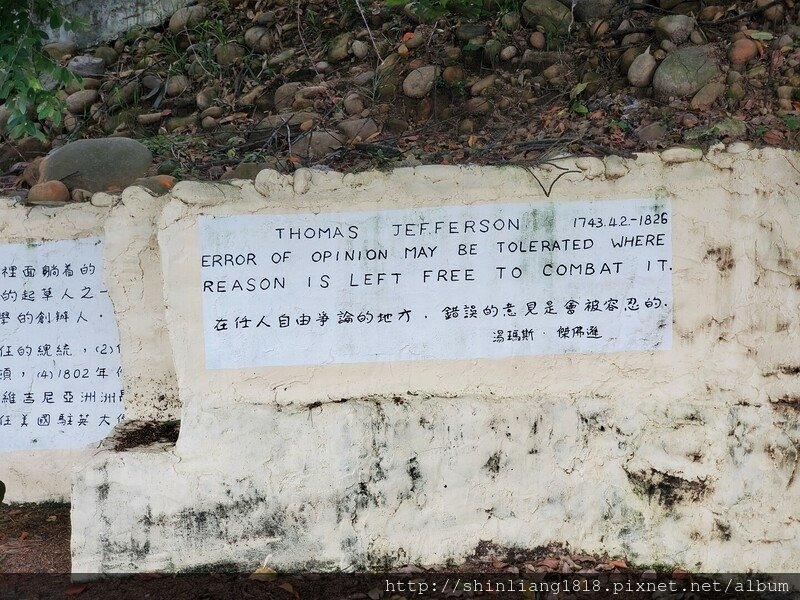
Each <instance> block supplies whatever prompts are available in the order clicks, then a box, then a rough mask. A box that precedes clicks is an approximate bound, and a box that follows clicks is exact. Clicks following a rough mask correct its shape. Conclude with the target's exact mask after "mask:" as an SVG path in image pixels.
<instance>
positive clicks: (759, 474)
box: [72, 146, 800, 573]
mask: <svg viewBox="0 0 800 600" xmlns="http://www.w3.org/2000/svg"><path fill="white" fill-rule="evenodd" d="M667 157H669V155H666V156H665V157H660V156H659V155H653V154H642V155H639V157H638V159H637V160H635V161H633V160H629V161H622V162H620V161H618V160H616V159H615V160H610V161H608V163H607V164H605V165H604V163H603V161H601V160H599V159H578V160H577V161H576V160H575V159H564V160H563V161H559V164H560V165H561V166H565V167H568V168H570V169H571V170H574V171H575V172H574V173H569V174H567V175H564V176H562V177H561V178H560V179H559V180H558V182H557V183H556V184H555V185H554V187H553V189H552V193H551V194H550V198H549V199H548V200H559V201H564V202H569V201H571V200H580V199H588V198H591V199H601V200H602V199H622V198H641V197H650V196H653V197H666V198H670V199H671V201H672V215H673V223H672V235H673V248H674V256H673V264H674V270H673V289H674V326H673V327H674V330H673V331H674V335H673V348H672V349H671V350H668V351H658V352H630V353H616V354H605V355H564V356H536V357H520V358H510V359H504V360H496V361H488V360H470V361H458V360H452V361H425V362H405V363H404V362H392V363H373V364H359V365H319V366H310V367H308V366H307V367H282V368H255V369H240V370H227V371H226V370H220V371H208V370H205V369H204V368H203V365H204V354H203V344H202V330H201V295H200V275H199V252H198V240H197V231H196V222H197V217H198V216H199V215H201V214H216V215H226V214H251V213H252V214H269V213H275V214H283V213H291V212H304V211H306V212H307V211H314V212H317V211H355V210H380V209H384V208H398V207H413V206H420V205H440V204H446V203H462V204H469V203H486V202H508V201H515V200H516V201H524V200H529V201H531V202H537V201H543V200H545V199H546V198H545V196H544V194H543V192H542V188H541V187H540V186H539V184H538V183H537V182H536V180H535V179H534V174H535V175H536V176H537V177H538V178H539V179H540V180H541V182H542V184H543V185H544V187H545V188H547V187H549V184H550V182H552V181H553V180H554V179H555V178H556V177H557V176H558V175H559V174H560V171H559V170H557V169H554V168H547V167H545V168H542V169H537V170H535V171H534V174H531V173H529V172H527V171H525V170H522V169H516V168H511V167H508V168H498V167H484V168H478V167H439V166H428V167H418V168H414V169H398V170H395V171H393V172H389V173H361V174H347V175H343V174H341V173H335V172H321V171H308V170H305V169H302V170H299V171H297V172H296V173H295V174H294V175H293V176H283V175H280V174H278V173H276V172H273V171H263V172H262V173H260V174H259V176H258V178H257V179H256V181H255V184H252V183H249V182H234V183H233V184H232V185H222V184H204V183H194V182H182V183H179V184H178V185H177V186H176V187H175V189H174V190H173V192H172V193H171V195H170V199H169V201H168V202H167V204H166V205H165V207H164V210H163V211H162V212H161V215H160V217H159V221H158V245H159V248H160V252H161V264H162V269H163V281H164V291H163V299H164V302H165V307H166V314H165V323H166V327H167V329H168V331H169V337H170V341H171V349H172V357H173V361H174V365H175V370H176V373H177V381H178V389H179V392H180V393H179V396H180V398H181V400H182V402H183V409H182V425H181V435H180V438H179V440H178V444H177V445H176V446H174V447H173V446H155V447H149V448H145V449H135V450H131V451H128V452H124V453H115V452H111V451H108V450H103V451H102V452H100V453H98V454H96V455H94V456H93V457H92V458H91V460H88V461H87V462H86V463H84V464H83V465H81V467H80V468H79V469H78V470H77V471H76V475H75V487H74V503H73V539H72V544H73V560H74V564H73V570H74V571H76V572H79V573H97V572H120V571H138V570H143V571H144V570H152V569H166V570H181V569H188V568H197V567H201V566H203V565H212V564H220V563H225V564H231V563H233V564H235V565H237V566H238V567H241V568H249V567H254V566H256V565H257V564H259V563H261V562H262V561H263V560H265V559H267V560H269V561H270V564H272V565H273V566H275V567H276V568H280V569H297V568H311V567H315V566H316V567H321V568H339V569H352V568H357V567H363V566H367V565H375V564H397V563H405V562H422V563H430V562H442V561H445V560H448V559H455V560H459V559H461V558H463V557H464V556H466V555H468V554H470V553H471V552H472V551H473V550H474V549H475V547H476V546H477V544H478V543H479V542H480V541H482V540H483V541H491V542H493V543H494V544H497V545H499V546H507V547H513V546H518V547H533V546H537V545H540V544H546V543H549V542H554V541H555V542H567V543H570V544H572V545H573V546H574V547H578V548H581V549H584V550H587V551H603V550H605V551H608V552H610V553H617V554H626V555H628V556H629V557H630V558H632V559H634V560H636V561H639V562H668V563H678V564H682V565H685V566H687V567H690V568H693V569H701V570H703V569H704V570H729V571H739V570H746V569H756V570H758V569H767V570H786V571H792V570H796V569H797V567H798V565H799V564H800V544H798V542H797V541H796V540H797V539H798V533H800V531H798V520H797V518H796V512H795V507H796V505H797V502H798V500H800V483H799V482H798V481H797V479H798V478H797V476H796V473H797V468H798V464H800V463H799V462H798V460H800V456H799V454H798V452H799V450H798V448H799V447H800V446H798V444H800V423H799V422H798V421H799V420H798V415H799V414H800V413H799V412H798V403H800V377H798V371H799V370H800V369H798V366H800V344H797V342H796V340H797V338H798V334H799V333H800V236H798V235H797V232H798V231H800V199H798V189H800V174H799V172H798V170H797V169H798V167H800V160H799V159H798V157H797V156H796V155H792V154H790V153H786V152H782V151H778V150H771V149H765V150H750V151H747V150H746V148H743V147H741V146H736V147H734V148H729V149H728V150H725V149H724V148H720V147H717V148H714V149H712V151H711V152H710V153H709V154H708V155H707V156H706V157H704V158H702V160H689V161H688V162H679V163H674V162H668V161H671V160H672V158H667ZM687 158H688V157H687ZM625 172H627V174H624V175H623V174H622V173H625ZM112 262H113V260H112ZM114 269H115V267H113V266H112V267H110V271H111V272H112V273H113V272H114ZM110 285H111V286H112V287H113V286H114V285H125V282H124V281H123V280H121V279H120V280H116V278H112V281H111V283H110ZM120 293H121V292H120V291H119V290H118V291H117V292H116V294H120ZM123 318H125V317H124V316H123ZM128 360H131V359H128Z"/></svg>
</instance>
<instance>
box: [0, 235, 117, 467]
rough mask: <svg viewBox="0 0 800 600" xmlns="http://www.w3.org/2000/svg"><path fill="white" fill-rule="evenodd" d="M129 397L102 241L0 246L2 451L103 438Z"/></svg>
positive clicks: (74, 444) (64, 445) (63, 445)
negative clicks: (106, 276) (124, 400)
mask: <svg viewBox="0 0 800 600" xmlns="http://www.w3.org/2000/svg"><path fill="white" fill-rule="evenodd" d="M123 396H124V390H123V388H122V366H121V362H120V346H119V335H118V333H117V324H116V319H115V316H114V307H113V306H112V305H111V301H110V300H109V298H108V290H107V289H106V285H105V282H104V277H103V244H102V240H101V239H100V238H97V237H89V238H81V239H77V240H60V241H53V242H42V243H39V244H3V245H0V452H7V451H10V450H36V449H41V450H54V449H67V448H81V447H83V446H86V445H87V444H89V443H92V442H97V441H99V440H101V439H103V438H104V437H105V436H106V435H107V434H108V433H109V432H110V431H111V429H112V428H113V427H114V426H115V425H117V424H118V423H119V422H121V421H122V419H123V410H124V409H123Z"/></svg>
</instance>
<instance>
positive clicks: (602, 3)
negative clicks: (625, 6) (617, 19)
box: [561, 0, 620, 23]
mask: <svg viewBox="0 0 800 600" xmlns="http://www.w3.org/2000/svg"><path fill="white" fill-rule="evenodd" d="M561 4H563V5H564V6H566V7H568V8H570V9H571V10H572V12H573V14H574V15H575V20H576V21H580V22H582V23H587V22H589V21H594V20H595V19H605V18H607V17H608V16H609V14H610V13H611V9H613V8H614V7H615V6H617V5H618V4H620V3H619V1H618V0H561ZM573 5H574V7H575V8H574V9H573V8H572V7H573Z"/></svg>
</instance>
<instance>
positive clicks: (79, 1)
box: [47, 0, 190, 48]
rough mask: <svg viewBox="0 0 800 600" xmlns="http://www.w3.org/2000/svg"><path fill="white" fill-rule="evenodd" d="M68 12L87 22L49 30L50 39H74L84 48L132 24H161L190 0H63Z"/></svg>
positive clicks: (147, 25)
mask: <svg viewBox="0 0 800 600" xmlns="http://www.w3.org/2000/svg"><path fill="white" fill-rule="evenodd" d="M62 4H63V5H64V8H65V9H66V13H67V14H69V15H75V16H77V17H80V18H81V19H83V20H84V21H86V22H87V24H88V25H87V27H84V28H81V29H80V30H78V31H66V30H65V29H63V28H62V29H57V30H47V32H48V35H49V37H50V39H53V40H61V41H72V42H75V43H77V45H78V46H79V47H81V48H85V47H87V46H92V45H94V44H99V43H100V42H107V41H109V40H113V39H116V38H117V37H118V36H119V35H120V34H121V33H125V32H126V31H128V30H129V29H131V28H133V27H152V26H154V25H160V24H161V23H163V22H164V21H165V20H166V19H167V18H169V16H170V15H171V14H172V13H174V12H175V11H176V10H178V9H179V8H181V7H182V6H186V5H187V4H190V1H189V0H63V1H62Z"/></svg>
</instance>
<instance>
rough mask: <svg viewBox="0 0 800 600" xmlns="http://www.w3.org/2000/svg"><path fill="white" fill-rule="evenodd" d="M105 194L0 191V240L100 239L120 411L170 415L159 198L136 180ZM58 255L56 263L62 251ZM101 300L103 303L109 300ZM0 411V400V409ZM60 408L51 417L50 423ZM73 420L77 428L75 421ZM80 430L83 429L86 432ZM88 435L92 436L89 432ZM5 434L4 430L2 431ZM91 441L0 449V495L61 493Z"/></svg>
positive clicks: (91, 448) (173, 397)
mask: <svg viewBox="0 0 800 600" xmlns="http://www.w3.org/2000/svg"><path fill="white" fill-rule="evenodd" d="M105 196H106V198H105V199H106V203H105V204H104V206H99V205H93V204H89V203H74V204H69V205H67V206H64V207H61V208H48V207H33V208H31V207H25V206H22V205H19V204H17V203H15V202H12V201H6V200H4V199H0V244H24V245H28V244H37V243H41V242H43V241H45V242H58V243H63V242H62V241H63V240H75V239H83V238H90V237H91V238H96V239H99V238H101V239H103V240H104V244H103V245H104V253H103V254H104V256H103V271H104V272H105V283H106V284H107V289H108V298H107V299H106V302H108V299H110V300H111V303H113V308H114V310H115V312H116V320H117V325H118V329H119V343H120V346H121V349H122V362H123V378H124V389H125V396H124V404H125V414H126V417H127V418H135V419H141V418H149V419H156V420H165V419H171V418H175V417H176V416H177V413H178V406H179V405H178V400H177V392H176V389H175V388H176V383H175V371H174V367H173V365H172V352H171V349H170V347H169V340H168V338H167V333H166V327H165V325H164V311H163V307H164V299H163V291H162V290H163V286H162V280H161V270H160V257H159V253H158V248H157V244H156V242H155V234H156V229H155V224H154V221H155V219H156V216H157V215H158V214H160V212H161V209H162V208H163V206H164V200H163V199H158V198H153V197H152V196H151V195H150V194H149V193H148V192H146V191H144V190H142V189H140V188H129V189H127V190H125V191H124V192H123V194H122V197H121V198H120V197H112V196H108V195H105ZM58 258H59V260H58V261H56V262H57V263H58V262H60V261H61V258H62V257H58ZM73 266H74V265H73ZM1 279H2V276H0V280H1ZM0 287H2V284H1V283H0ZM84 301H86V300H84ZM108 306H109V308H110V304H109V305H108ZM116 360H119V356H116ZM0 384H3V382H2V381H0ZM4 412H5V411H4V409H3V407H2V405H0V413H4ZM60 414H61V413H59V415H57V416H56V417H55V420H56V423H57V421H58V416H60ZM67 414H69V413H68V412H67V413H65V417H66V415H67ZM76 414H77V415H80V414H86V412H85V410H83V409H81V410H80V411H76V413H75V414H73V424H75V425H74V426H75V427H76V428H77V425H76V423H77V422H78V421H77V420H76ZM100 416H102V413H101V415H100ZM109 420H110V421H111V419H109ZM51 422H52V417H51ZM90 423H91V421H90ZM112 423H113V421H112ZM93 427H94V426H93ZM81 428H82V430H83V426H81ZM0 429H1V428H0ZM87 429H89V426H88V425H87ZM100 429H102V427H97V431H98V433H99V431H100ZM88 434H89V432H88V431H87V437H89V435H88ZM91 437H95V434H94V432H92V435H91ZM5 439H7V440H10V439H11V438H10V436H6V437H5ZM95 439H99V438H95ZM96 446H97V444H96V443H88V445H84V446H83V447H80V448H72V449H53V450H43V449H40V448H39V449H20V450H12V451H4V452H2V453H0V480H2V481H3V482H4V483H5V484H6V497H5V500H6V501H7V502H41V501H69V500H70V488H71V483H72V481H71V480H72V467H73V465H74V464H75V462H76V461H77V460H81V457H82V456H83V455H85V454H88V455H92V454H93V453H94V452H96Z"/></svg>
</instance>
